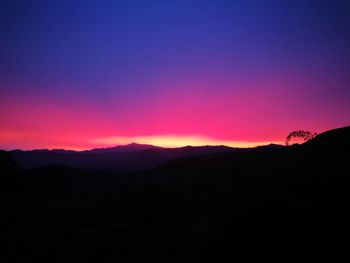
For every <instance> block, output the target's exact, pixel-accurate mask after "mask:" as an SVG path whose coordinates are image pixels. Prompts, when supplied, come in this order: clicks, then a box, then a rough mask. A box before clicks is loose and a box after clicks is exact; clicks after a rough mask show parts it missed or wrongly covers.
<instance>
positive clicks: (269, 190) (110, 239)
mask: <svg viewBox="0 0 350 263" xmlns="http://www.w3.org/2000/svg"><path fill="white" fill-rule="evenodd" d="M0 155H1V156H0V162H1V164H0V172H1V186H0V187H1V207H0V209H1V217H0V222H1V226H0V235H1V238H2V240H4V241H6V242H5V243H4V244H3V245H1V254H0V257H1V259H0V260H1V262H203V261H208V262H265V261H266V262H318V261H320V260H321V259H323V260H327V261H328V262H348V260H349V255H348V253H349V252H350V251H349V246H348V245H349V244H348V243H349V237H350V236H349V231H348V226H349V224H350V221H349V219H350V217H349V215H348V213H349V208H350V191H349V187H350V127H347V128H342V129H337V130H332V131H329V132H326V133H323V134H321V135H319V136H317V137H316V138H314V139H313V140H311V141H309V142H307V143H305V144H303V145H294V146H290V147H283V148H279V147H276V148H274V147H262V148H255V149H245V150H235V151H229V152H220V153H215V154H214V153H212V154H204V155H196V156H191V157H185V158H180V159H175V160H172V161H169V162H167V163H165V164H163V165H161V166H159V167H158V168H156V169H152V170H147V171H144V172H128V173H122V172H113V171H109V172H108V171H105V172H102V171H101V172H97V171H92V170H85V169H79V168H70V167H68V166H46V167H41V168H36V169H32V170H27V171H21V170H19V169H18V168H17V166H16V163H15V162H14V159H13V157H12V154H11V153H8V152H4V151H2V152H0Z"/></svg>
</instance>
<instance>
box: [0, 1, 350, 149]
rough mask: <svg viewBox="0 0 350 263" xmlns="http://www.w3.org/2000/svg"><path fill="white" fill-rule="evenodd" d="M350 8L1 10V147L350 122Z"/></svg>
mask: <svg viewBox="0 0 350 263" xmlns="http://www.w3.org/2000/svg"><path fill="white" fill-rule="evenodd" d="M349 14H350V1H345V0H344V1H342V0H338V1H334V0H329V1H322V0H313V1H310V0H300V1H299V0H285V1H280V0H270V1H268V0H266V1H260V0H255V1H254V0H237V1H234V0H227V1H224V0H210V1H209V0H197V1H194V0H178V1H171V0H168V1H164V0H157V1H152V0H148V1H146V0H145V1H140V0H138V1H136V0H120V1H102V0H96V1H88V0H81V1H73V0H57V1H49V0H42V1H36V0H31V1H28V0H23V1H18V0H2V1H0V148H4V149H14V148H21V149H32V148H67V149H85V148H92V147H100V146H108V145H116V144H126V143H129V142H131V141H136V142H142V143H153V144H158V145H163V146H180V145H187V144H192V145H200V144H229V145H237V146H250V145H256V144H262V143H268V142H281V141H284V138H285V137H286V136H287V135H288V133H289V132H290V131H292V130H295V129H307V130H311V131H317V132H322V131H325V130H327V129H332V128H336V127H340V126H345V125H349V124H350V84H349V83H350V48H349V47H350V30H349V28H350V15H349Z"/></svg>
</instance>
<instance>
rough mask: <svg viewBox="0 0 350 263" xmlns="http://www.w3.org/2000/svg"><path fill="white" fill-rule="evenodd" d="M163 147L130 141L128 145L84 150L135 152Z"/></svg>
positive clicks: (89, 151) (93, 151)
mask: <svg viewBox="0 0 350 263" xmlns="http://www.w3.org/2000/svg"><path fill="white" fill-rule="evenodd" d="M160 148H161V147H158V146H154V145H150V144H140V143H135V142H132V143H129V144H126V145H117V146H114V147H108V148H95V149H92V150H87V151H84V152H85V153H121V152H134V151H142V150H149V149H160Z"/></svg>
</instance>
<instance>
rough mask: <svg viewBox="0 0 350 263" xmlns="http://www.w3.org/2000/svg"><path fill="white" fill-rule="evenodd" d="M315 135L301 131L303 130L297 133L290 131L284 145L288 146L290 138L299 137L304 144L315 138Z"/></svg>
mask: <svg viewBox="0 0 350 263" xmlns="http://www.w3.org/2000/svg"><path fill="white" fill-rule="evenodd" d="M316 136H317V133H316V132H314V133H312V132H309V131H303V130H299V131H292V132H291V133H289V134H288V136H287V138H286V145H288V144H289V141H290V140H291V139H292V137H299V138H302V139H303V140H304V141H305V142H306V141H308V140H310V139H312V138H314V137H316Z"/></svg>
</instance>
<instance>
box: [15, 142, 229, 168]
mask: <svg viewBox="0 0 350 263" xmlns="http://www.w3.org/2000/svg"><path fill="white" fill-rule="evenodd" d="M232 150H235V148H231V147H226V146H200V147H192V146H186V147H180V148H162V147H157V146H153V145H147V144H136V143H132V144H128V145H124V146H116V147H111V148H99V149H92V150H88V151H82V152H78V151H71V150H69V151H65V150H32V151H21V150H15V151H12V154H13V156H14V158H15V160H16V162H17V164H18V166H19V167H20V168H21V169H32V168H38V167H42V166H47V165H66V166H71V167H77V168H86V169H96V170H113V171H135V170H145V169H150V168H154V167H156V166H157V165H160V164H161V163H164V162H166V161H169V160H171V159H174V158H179V157H185V156H191V155H197V154H208V153H214V152H225V151H232Z"/></svg>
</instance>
